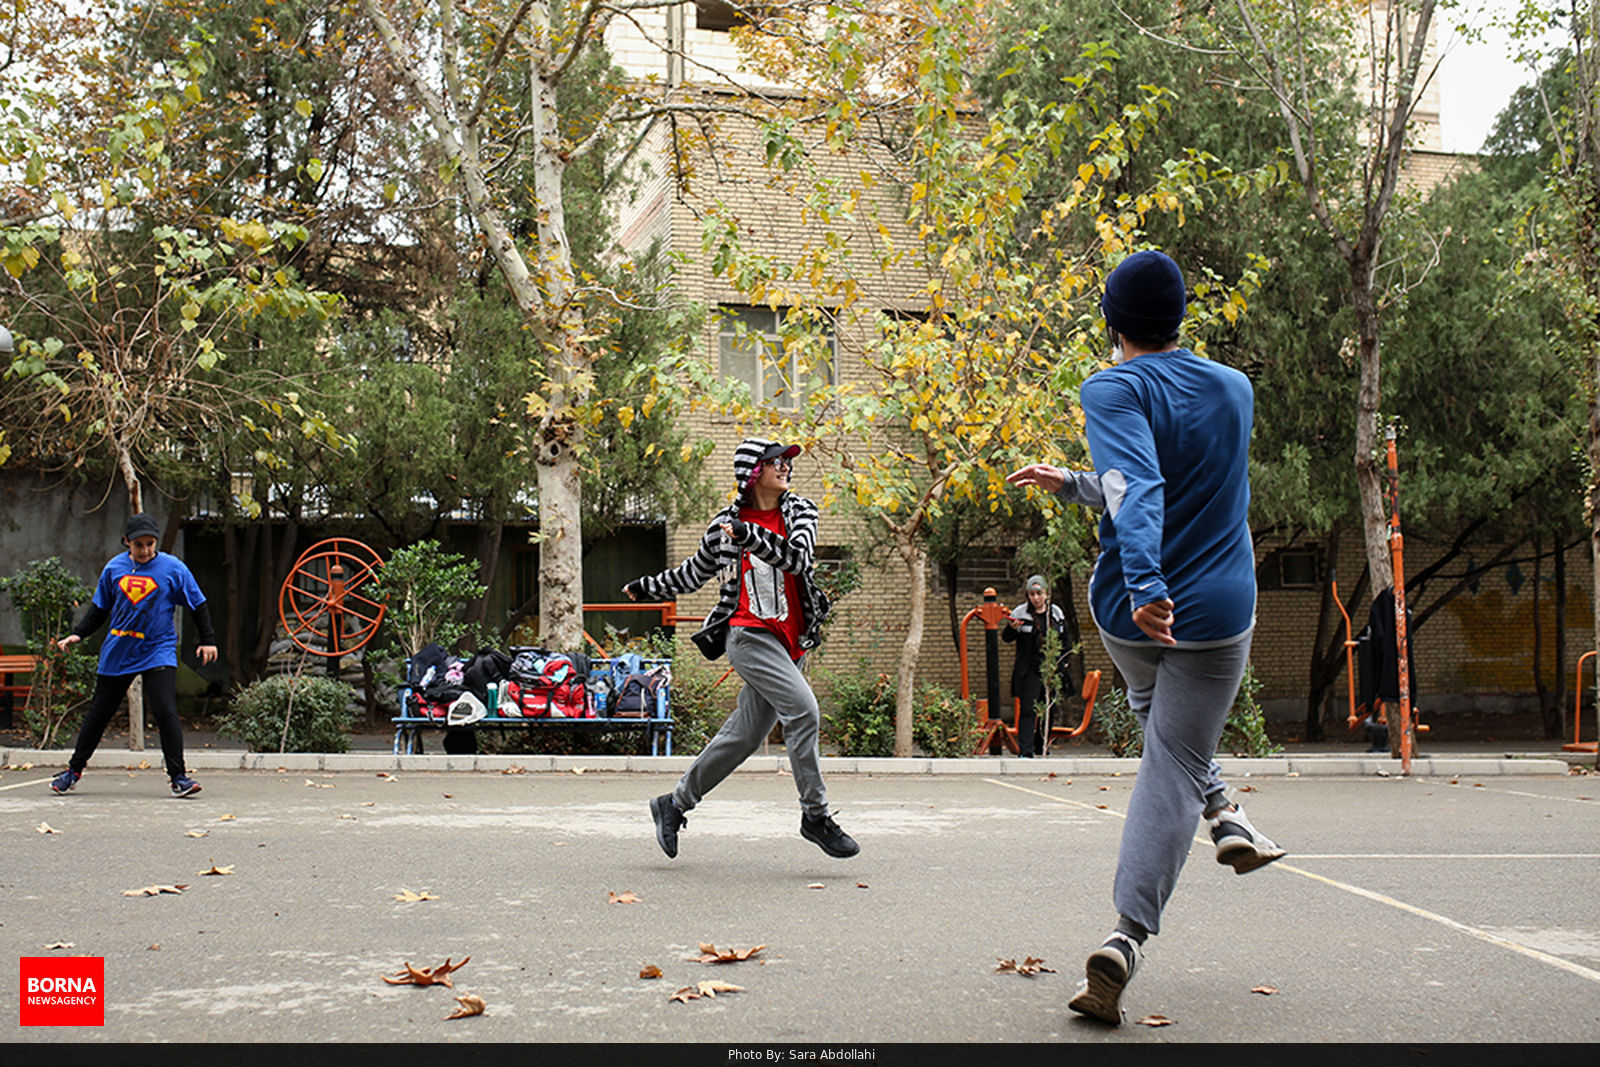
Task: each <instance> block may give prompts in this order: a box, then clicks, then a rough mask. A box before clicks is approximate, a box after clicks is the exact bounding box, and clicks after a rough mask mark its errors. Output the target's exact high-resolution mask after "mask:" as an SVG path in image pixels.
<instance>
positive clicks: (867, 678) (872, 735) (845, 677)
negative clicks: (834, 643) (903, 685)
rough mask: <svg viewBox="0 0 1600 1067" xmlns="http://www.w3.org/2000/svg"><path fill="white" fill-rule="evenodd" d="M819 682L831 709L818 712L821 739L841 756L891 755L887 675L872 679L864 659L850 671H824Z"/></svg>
mask: <svg viewBox="0 0 1600 1067" xmlns="http://www.w3.org/2000/svg"><path fill="white" fill-rule="evenodd" d="M822 681H823V684H824V686H825V687H826V689H827V691H828V698H829V700H830V701H831V703H832V704H833V709H834V710H832V711H831V712H830V711H825V712H823V714H822V739H823V740H824V741H826V742H828V743H829V744H832V745H835V746H837V747H838V750H839V755H841V756H892V755H894V692H895V687H894V683H893V682H892V681H890V680H889V676H888V675H887V674H880V675H878V676H877V677H876V678H873V676H872V675H871V673H870V672H869V671H868V670H867V667H866V661H865V660H863V661H862V663H861V669H860V670H858V671H855V672H853V673H851V674H833V673H828V674H825V675H824V676H823V678H822Z"/></svg>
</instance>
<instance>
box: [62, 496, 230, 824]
mask: <svg viewBox="0 0 1600 1067" xmlns="http://www.w3.org/2000/svg"><path fill="white" fill-rule="evenodd" d="M160 532H161V530H160V527H158V526H157V525H156V521H155V520H154V519H152V518H151V517H150V516H148V515H135V516H133V517H132V518H130V519H129V520H128V525H127V526H126V527H125V528H124V530H123V534H122V543H123V544H125V545H127V546H128V551H127V552H125V553H122V554H120V555H117V556H114V557H112V559H111V560H110V561H109V562H107V563H106V565H105V567H104V569H102V570H101V572H100V581H99V584H98V585H96V586H95V591H94V597H93V599H92V600H91V601H90V603H89V607H88V609H87V610H86V611H85V612H84V613H83V618H82V619H80V620H79V621H78V625H77V626H75V627H73V630H72V633H70V634H68V635H67V636H66V637H63V638H62V639H61V640H60V641H57V642H56V645H57V647H59V648H60V649H61V651H63V652H65V651H66V650H67V649H69V648H71V647H72V646H73V645H75V644H77V643H78V642H79V641H82V640H83V639H84V638H85V637H88V636H89V635H90V634H92V633H94V632H95V631H96V630H98V629H99V628H100V625H101V624H102V623H104V622H106V621H107V620H109V621H110V624H111V626H110V629H109V630H108V631H107V633H106V639H105V641H104V642H103V643H102V644H101V645H100V666H99V669H98V671H97V672H96V675H95V685H94V696H93V697H92V698H91V699H90V701H89V710H88V712H87V713H86V714H85V715H84V717H83V725H82V726H81V727H79V729H78V740H77V742H76V744H75V745H74V749H73V753H72V759H71V760H70V761H69V762H68V763H67V769H66V770H64V771H62V772H61V773H60V774H58V775H56V777H55V779H54V780H53V781H52V782H51V783H50V791H51V792H53V793H65V792H67V791H69V790H70V789H72V787H73V786H75V785H77V784H78V779H79V778H81V777H82V776H83V769H84V768H85V767H87V766H88V764H89V757H90V756H92V755H94V750H95V748H96V747H98V746H99V744H100V738H101V735H103V734H104V733H105V730H106V726H107V725H108V724H109V723H110V722H111V716H112V715H114V714H116V710H117V707H118V705H120V704H121V703H122V698H123V697H124V696H126V695H127V692H128V687H129V686H131V685H132V684H133V680H134V678H135V677H143V678H144V694H145V704H146V706H147V707H149V708H150V710H151V713H152V714H153V715H154V716H155V719H156V728H157V729H158V730H159V731H160V733H161V754H162V755H163V756H164V757H165V759H166V764H167V777H169V778H171V779H172V795H173V796H175V797H191V796H194V795H195V794H196V793H198V792H200V784H199V783H198V782H196V781H195V780H194V779H193V778H190V777H189V775H188V773H187V772H186V770H185V768H184V764H183V725H182V724H181V723H180V722H179V721H178V631H177V628H176V626H175V625H174V616H175V615H176V614H177V611H176V609H177V608H178V607H180V606H181V607H186V608H188V609H189V613H190V615H192V616H193V617H194V624H195V629H197V630H198V631H199V632H200V646H199V648H198V650H197V651H198V652H199V653H200V662H201V663H211V662H212V661H214V660H215V659H216V658H217V638H216V633H215V632H214V630H213V628H212V625H211V612H210V611H209V610H208V609H207V608H206V596H205V594H204V593H202V592H201V591H200V586H199V585H198V584H196V582H195V580H194V575H193V574H191V573H189V568H188V567H186V566H184V564H183V561H182V560H180V559H178V558H177V557H176V556H173V555H169V554H167V553H163V552H162V551H160V549H159V548H158V547H157V537H158V535H159V534H160Z"/></svg>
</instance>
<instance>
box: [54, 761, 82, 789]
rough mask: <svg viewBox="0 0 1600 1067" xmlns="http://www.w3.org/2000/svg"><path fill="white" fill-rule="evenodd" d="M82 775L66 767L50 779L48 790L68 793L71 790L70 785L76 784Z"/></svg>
mask: <svg viewBox="0 0 1600 1067" xmlns="http://www.w3.org/2000/svg"><path fill="white" fill-rule="evenodd" d="M82 777H83V775H81V774H79V773H78V772H77V771H75V770H73V769H72V768H71V767H68V768H67V769H66V770H64V771H62V772H61V773H60V774H58V775H56V776H55V777H54V778H52V779H51V780H50V792H52V793H70V792H72V787H73V786H75V785H77V784H78V779H79V778H82Z"/></svg>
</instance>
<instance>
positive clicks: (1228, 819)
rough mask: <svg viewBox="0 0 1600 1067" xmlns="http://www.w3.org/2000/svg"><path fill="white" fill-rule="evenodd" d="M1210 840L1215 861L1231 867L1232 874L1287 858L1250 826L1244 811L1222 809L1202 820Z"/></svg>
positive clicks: (1245, 871) (1246, 872)
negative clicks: (1213, 845) (1204, 820)
mask: <svg viewBox="0 0 1600 1067" xmlns="http://www.w3.org/2000/svg"><path fill="white" fill-rule="evenodd" d="M1206 825H1207V826H1209V827H1211V840H1212V842H1213V843H1214V844H1215V845H1216V846H1217V862H1218V863H1221V864H1223V865H1224V866H1229V867H1232V868H1233V873H1235V874H1249V873H1250V872H1251V871H1253V870H1255V869H1256V868H1258V867H1265V866H1266V865H1267V864H1269V863H1271V862H1272V861H1273V860H1278V859H1282V858H1283V857H1284V856H1286V855H1288V853H1287V852H1285V851H1284V850H1283V849H1281V848H1279V847H1278V846H1277V845H1275V844H1273V843H1272V841H1271V839H1269V838H1268V837H1267V836H1266V835H1265V834H1263V833H1262V832H1261V831H1259V830H1257V829H1256V828H1255V827H1254V826H1251V825H1250V820H1249V818H1247V817H1246V816H1245V813H1244V809H1243V808H1241V807H1239V806H1237V805H1235V806H1234V809H1233V810H1232V811H1229V810H1227V809H1226V808H1224V809H1223V810H1222V811H1219V812H1217V813H1216V814H1215V815H1213V816H1211V818H1209V819H1207V820H1206Z"/></svg>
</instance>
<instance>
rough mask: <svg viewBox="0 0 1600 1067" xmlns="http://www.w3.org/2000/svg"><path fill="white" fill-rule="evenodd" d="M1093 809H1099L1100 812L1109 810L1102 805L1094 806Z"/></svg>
mask: <svg viewBox="0 0 1600 1067" xmlns="http://www.w3.org/2000/svg"><path fill="white" fill-rule="evenodd" d="M1095 807H1097V808H1099V809H1100V810H1101V811H1109V810H1110V809H1109V808H1107V807H1106V806H1105V805H1104V804H1096V805H1095Z"/></svg>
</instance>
